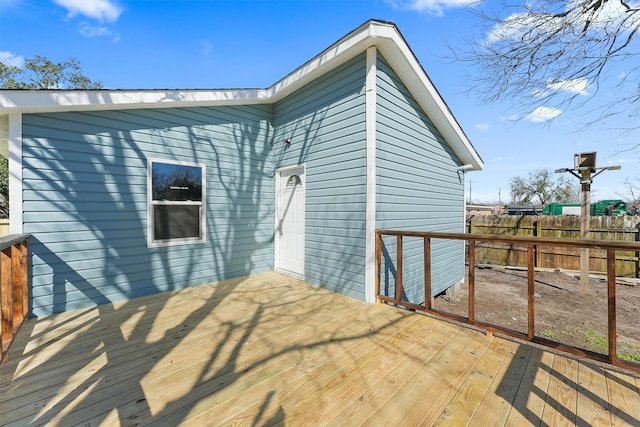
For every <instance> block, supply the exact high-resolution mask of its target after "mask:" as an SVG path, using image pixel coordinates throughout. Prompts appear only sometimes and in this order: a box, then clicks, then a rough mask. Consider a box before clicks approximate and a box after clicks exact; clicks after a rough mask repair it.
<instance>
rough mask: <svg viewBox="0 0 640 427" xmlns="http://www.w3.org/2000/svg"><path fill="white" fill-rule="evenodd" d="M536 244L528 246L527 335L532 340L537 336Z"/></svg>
mask: <svg viewBox="0 0 640 427" xmlns="http://www.w3.org/2000/svg"><path fill="white" fill-rule="evenodd" d="M535 259H536V257H535V246H534V245H528V246H527V335H528V336H529V339H530V340H532V339H533V337H534V336H535V306H534V303H535V299H534V295H535V277H534V275H535V266H534V263H535Z"/></svg>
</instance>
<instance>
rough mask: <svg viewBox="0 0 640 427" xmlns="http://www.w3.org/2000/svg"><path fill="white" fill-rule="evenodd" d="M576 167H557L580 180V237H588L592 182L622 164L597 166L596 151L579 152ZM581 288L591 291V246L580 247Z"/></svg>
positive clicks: (576, 157) (586, 291) (617, 168)
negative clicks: (604, 166)
mask: <svg viewBox="0 0 640 427" xmlns="http://www.w3.org/2000/svg"><path fill="white" fill-rule="evenodd" d="M573 163H574V167H573V169H570V168H563V169H557V170H556V173H564V172H569V173H570V174H571V175H573V176H575V177H576V178H578V179H579V180H580V184H581V185H582V188H581V191H582V204H581V209H580V238H581V239H588V238H589V231H590V228H591V212H590V211H591V209H590V208H591V202H590V195H591V183H592V182H593V179H594V178H595V177H596V176H598V175H600V174H601V173H602V172H604V171H605V170H620V166H608V167H606V168H597V167H596V152H595V151H592V152H588V153H578V154H576V155H575V156H574V162H573ZM580 290H581V291H582V293H583V294H586V293H588V292H589V248H581V249H580Z"/></svg>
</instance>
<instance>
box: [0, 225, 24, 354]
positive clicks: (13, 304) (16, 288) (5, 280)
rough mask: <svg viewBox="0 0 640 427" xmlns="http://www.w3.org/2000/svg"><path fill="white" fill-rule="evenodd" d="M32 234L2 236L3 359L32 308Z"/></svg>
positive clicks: (0, 337) (0, 312) (0, 315)
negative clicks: (30, 299) (30, 300)
mask: <svg viewBox="0 0 640 427" xmlns="http://www.w3.org/2000/svg"><path fill="white" fill-rule="evenodd" d="M28 237H29V235H28V234H12V235H9V236H5V237H2V238H0V326H1V334H0V346H1V347H2V361H4V358H5V356H6V352H7V349H8V348H9V344H11V341H13V337H14V335H15V334H16V332H18V329H19V328H20V325H22V321H23V320H24V319H25V316H26V314H27V311H28V309H29V289H28V285H29V277H28V271H29V266H28V264H29V263H28V261H27V259H28V251H27V238H28Z"/></svg>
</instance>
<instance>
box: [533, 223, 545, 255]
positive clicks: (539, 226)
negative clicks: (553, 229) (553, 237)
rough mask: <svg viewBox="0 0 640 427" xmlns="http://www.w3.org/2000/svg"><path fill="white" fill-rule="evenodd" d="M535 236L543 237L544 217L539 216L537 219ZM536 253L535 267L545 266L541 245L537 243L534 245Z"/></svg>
mask: <svg viewBox="0 0 640 427" xmlns="http://www.w3.org/2000/svg"><path fill="white" fill-rule="evenodd" d="M534 236H535V237H541V236H542V219H540V218H538V219H537V220H536V226H535V229H534ZM533 250H534V253H535V267H544V266H543V265H542V251H541V250H540V246H538V245H535V246H534V247H533Z"/></svg>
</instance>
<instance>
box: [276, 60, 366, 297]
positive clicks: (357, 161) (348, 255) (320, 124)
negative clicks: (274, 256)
mask: <svg viewBox="0 0 640 427" xmlns="http://www.w3.org/2000/svg"><path fill="white" fill-rule="evenodd" d="M365 65H366V57H365V55H364V54H361V55H358V56H357V57H355V58H353V59H352V60H350V61H348V62H347V63H345V64H343V65H342V66H340V67H338V68H336V69H335V70H333V71H332V72H330V73H327V74H326V75H324V76H322V77H321V78H319V79H317V80H316V81H314V82H313V83H311V84H308V85H306V86H304V87H303V88H301V89H300V90H298V91H296V92H295V93H293V94H291V95H290V96H288V97H287V98H285V99H283V100H281V101H280V102H277V103H276V105H275V109H274V117H275V118H274V142H273V144H274V148H273V159H274V167H275V169H278V168H282V167H288V166H293V165H302V164H304V165H305V166H306V172H305V173H306V180H307V182H306V205H305V206H306V208H305V209H306V221H305V241H306V242H305V274H304V278H305V280H306V281H308V282H310V283H313V284H316V285H320V286H323V287H325V288H328V289H331V290H335V291H338V292H342V293H344V294H347V295H350V296H353V297H356V298H359V299H364V264H365V196H366V173H365V167H366V141H365V139H366V135H365V91H364V88H365ZM287 138H291V141H292V142H291V144H290V145H289V146H287V145H286V144H284V143H283V141H284V140H285V139H287Z"/></svg>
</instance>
